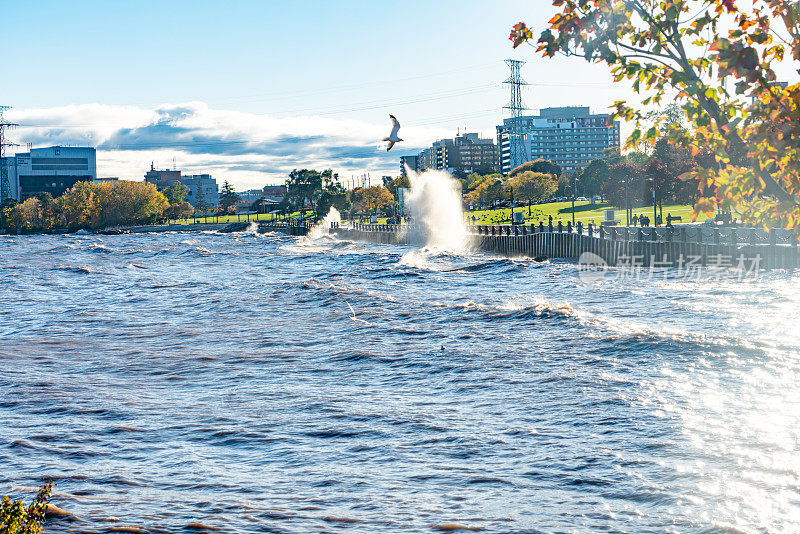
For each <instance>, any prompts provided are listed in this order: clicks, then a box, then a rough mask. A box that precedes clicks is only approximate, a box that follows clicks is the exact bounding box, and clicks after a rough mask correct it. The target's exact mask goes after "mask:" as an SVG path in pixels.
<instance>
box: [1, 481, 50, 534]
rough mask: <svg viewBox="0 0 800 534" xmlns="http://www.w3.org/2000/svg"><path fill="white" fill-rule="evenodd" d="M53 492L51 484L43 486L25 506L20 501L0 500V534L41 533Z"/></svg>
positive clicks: (7, 498)
mask: <svg viewBox="0 0 800 534" xmlns="http://www.w3.org/2000/svg"><path fill="white" fill-rule="evenodd" d="M52 491H53V485H52V484H46V485H44V486H43V487H42V488H41V489H40V490H39V491H38V493H37V494H36V497H35V498H34V499H33V501H32V502H31V503H30V504H29V505H28V506H25V505H24V504H23V503H22V501H12V500H11V499H9V497H8V496H3V498H2V500H0V534H39V533H40V532H42V525H43V524H44V515H45V512H46V511H47V501H48V500H49V499H50V493H51V492H52Z"/></svg>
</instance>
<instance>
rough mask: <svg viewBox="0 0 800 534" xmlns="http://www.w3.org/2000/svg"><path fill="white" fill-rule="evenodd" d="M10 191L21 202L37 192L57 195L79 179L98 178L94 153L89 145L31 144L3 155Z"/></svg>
mask: <svg viewBox="0 0 800 534" xmlns="http://www.w3.org/2000/svg"><path fill="white" fill-rule="evenodd" d="M3 164H4V165H5V167H6V173H7V179H8V187H9V192H8V193H9V195H10V196H11V197H12V198H14V199H16V200H18V201H20V202H22V201H24V200H26V199H28V198H31V197H35V196H36V195H38V194H40V193H50V194H51V195H53V197H58V196H60V195H62V194H64V192H65V191H66V190H67V189H69V188H71V187H72V186H73V185H75V184H76V183H78V182H81V181H87V182H91V181H94V180H95V179H96V178H97V153H96V151H95V149H94V148H92V147H65V146H51V147H47V148H32V149H31V150H30V151H29V152H23V153H17V154H15V155H14V156H11V157H7V158H4V161H3Z"/></svg>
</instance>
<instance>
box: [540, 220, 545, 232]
mask: <svg viewBox="0 0 800 534" xmlns="http://www.w3.org/2000/svg"><path fill="white" fill-rule="evenodd" d="M539 232H540V233H544V223H543V222H542V221H539Z"/></svg>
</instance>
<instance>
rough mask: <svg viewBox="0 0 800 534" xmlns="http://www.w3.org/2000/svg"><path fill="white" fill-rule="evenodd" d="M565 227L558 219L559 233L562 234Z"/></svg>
mask: <svg viewBox="0 0 800 534" xmlns="http://www.w3.org/2000/svg"><path fill="white" fill-rule="evenodd" d="M563 229H564V225H562V224H561V221H558V233H559V234H560V233H561V231H562V230H563Z"/></svg>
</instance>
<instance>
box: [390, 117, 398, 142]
mask: <svg viewBox="0 0 800 534" xmlns="http://www.w3.org/2000/svg"><path fill="white" fill-rule="evenodd" d="M389 118H390V119H392V133H390V134H389V137H397V132H398V131H399V130H400V123H399V122H397V119H396V118H395V116H394V115H389Z"/></svg>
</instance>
